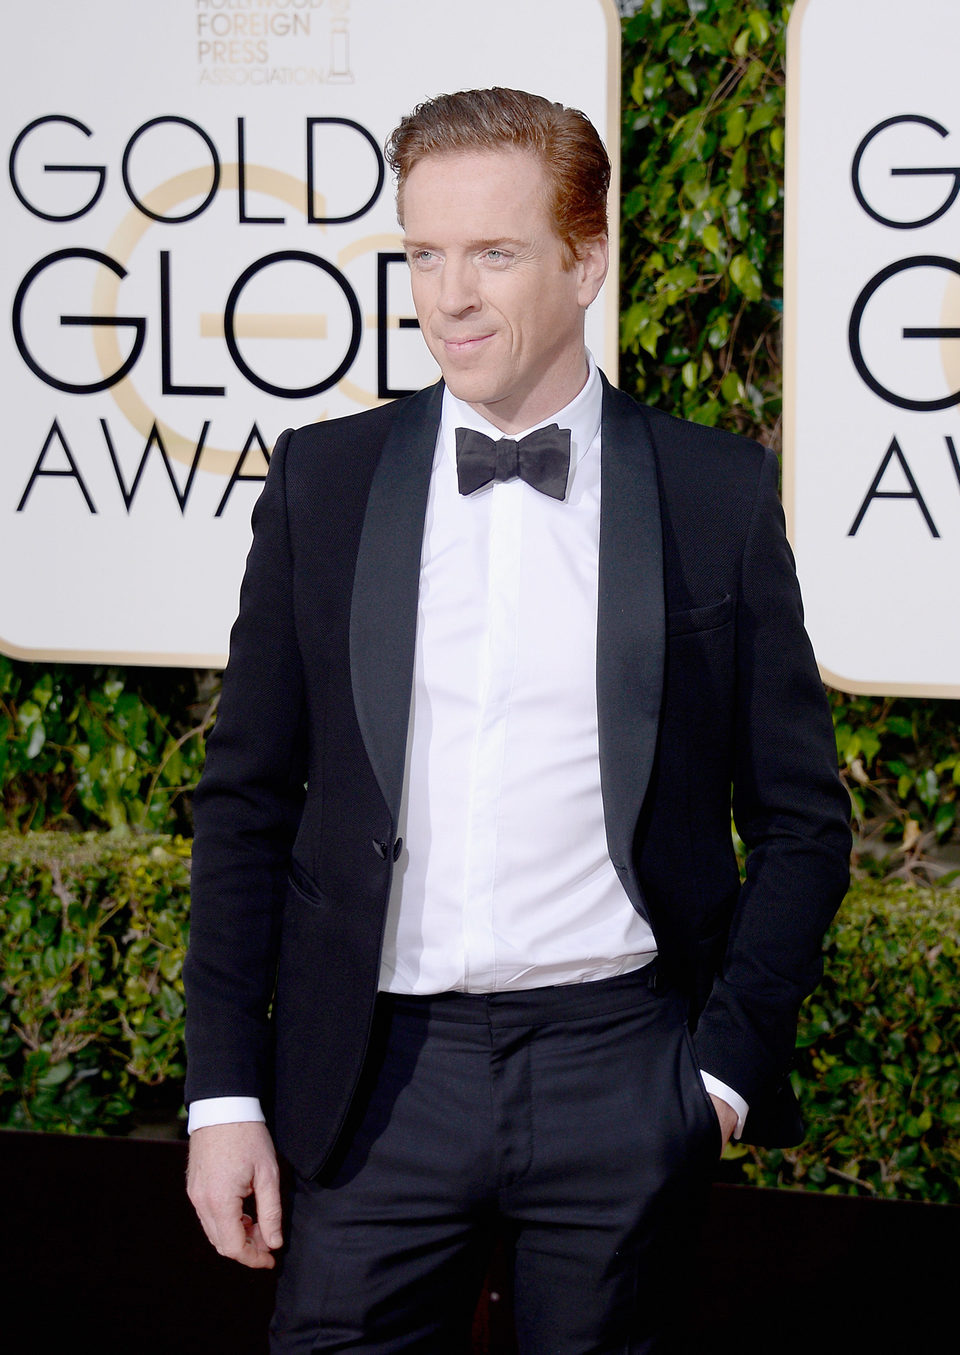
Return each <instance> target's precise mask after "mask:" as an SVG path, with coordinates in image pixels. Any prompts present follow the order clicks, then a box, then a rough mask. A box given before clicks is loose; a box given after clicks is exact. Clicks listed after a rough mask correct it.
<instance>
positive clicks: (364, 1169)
mask: <svg viewBox="0 0 960 1355" xmlns="http://www.w3.org/2000/svg"><path fill="white" fill-rule="evenodd" d="M342 1144H343V1146H342V1148H341V1150H340V1151H339V1152H338V1154H337V1156H336V1158H335V1160H334V1161H333V1162H332V1163H331V1164H330V1165H329V1168H328V1169H327V1170H326V1171H325V1172H324V1174H323V1175H322V1176H321V1177H320V1178H319V1179H318V1180H316V1181H297V1182H296V1184H295V1186H294V1188H293V1193H292V1199H291V1201H290V1208H289V1215H288V1218H287V1220H286V1233H287V1239H288V1241H287V1248H286V1252H285V1255H284V1256H283V1258H282V1262H281V1272H280V1277H279V1285H278V1296H277V1308H276V1313H275V1316H274V1321H273V1324H272V1328H271V1341H272V1344H271V1351H272V1352H273V1355H307V1353H308V1352H314V1351H317V1352H320V1351H323V1352H332V1351H347V1350H349V1351H361V1352H366V1353H367V1355H374V1352H376V1353H377V1355H386V1353H387V1352H400V1351H403V1352H416V1353H417V1355H457V1352H460V1351H463V1350H465V1349H466V1348H467V1339H468V1333H469V1328H470V1320H471V1316H472V1312H473V1309H474V1306H475V1304H476V1300H477V1297H478V1294H479V1289H480V1285H481V1283H482V1279H483V1275H484V1273H485V1268H486V1264H487V1259H488V1252H489V1246H490V1240H491V1237H492V1236H493V1233H494V1231H495V1230H496V1229H498V1228H499V1229H501V1230H502V1229H503V1228H504V1227H506V1228H507V1229H508V1230H509V1231H510V1233H511V1234H512V1236H513V1239H514V1254H515V1275H514V1309H515V1318H516V1326H517V1340H518V1346H519V1349H520V1352H521V1355H608V1353H609V1355H614V1352H616V1353H617V1355H627V1353H628V1352H629V1353H630V1355H633V1353H634V1352H646V1351H664V1350H667V1349H673V1345H672V1342H671V1336H670V1333H671V1330H672V1329H673V1327H674V1325H675V1324H674V1318H675V1317H676V1316H677V1315H678V1312H682V1308H683V1305H684V1294H686V1295H689V1293H690V1286H691V1285H692V1284H695V1277H692V1276H691V1275H690V1257H691V1255H692V1252H693V1250H694V1248H695V1244H696V1237H695V1228H694V1226H693V1222H692V1220H693V1219H695V1217H696V1214H697V1212H698V1208H697V1206H698V1204H699V1202H700V1200H701V1199H702V1197H703V1194H704V1187H705V1185H706V1182H707V1179H708V1174H709V1171H710V1169H711V1168H712V1166H713V1165H714V1163H715V1162H716V1159H717V1156H718V1153H719V1146H720V1131H719V1124H718V1121H717V1117H716V1114H715V1112H714V1110H713V1106H712V1104H711V1102H710V1100H709V1097H708V1096H707V1095H706V1092H705V1091H704V1088H703V1083H702V1080H701V1078H700V1075H699V1072H698V1069H697V1067H696V1061H695V1057H694V1054H693V1049H692V1045H691V1043H690V1038H689V1034H688V1032H687V1028H686V1023H685V1005H684V1002H683V1001H682V999H680V998H679V997H678V996H677V995H676V994H674V993H669V992H667V993H662V992H657V991H655V990H654V988H653V986H652V985H651V982H650V976H649V975H648V974H647V972H646V971H640V972H639V973H636V974H627V975H621V976H619V977H617V978H613V979H606V980H601V981H599V982H595V983H586V984H577V985H565V986H560V987H555V988H540V989H533V990H529V991H525V992H518V993H496V994H492V995H489V996H486V995H464V994H445V995H441V996H438V997H432V998H407V997H390V996H383V997H381V998H380V999H379V1001H378V1011H377V1018H376V1030H375V1040H374V1048H373V1050H372V1053H371V1056H370V1058H369V1060H368V1065H367V1068H366V1071H365V1078H364V1086H363V1088H362V1092H361V1095H360V1096H359V1097H358V1098H357V1102H356V1104H355V1107H354V1113H353V1119H352V1122H351V1124H350V1125H349V1126H348V1130H347V1132H346V1133H345V1135H344V1137H343V1140H342Z"/></svg>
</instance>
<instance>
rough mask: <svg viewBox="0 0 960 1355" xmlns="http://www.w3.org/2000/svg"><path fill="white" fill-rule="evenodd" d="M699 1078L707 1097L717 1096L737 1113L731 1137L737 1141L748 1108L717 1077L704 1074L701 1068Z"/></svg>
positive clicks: (741, 1131)
mask: <svg viewBox="0 0 960 1355" xmlns="http://www.w3.org/2000/svg"><path fill="white" fill-rule="evenodd" d="M700 1076H701V1077H702V1078H703V1085H704V1087H706V1089H707V1093H708V1094H709V1095H711V1096H719V1098H720V1100H721V1101H726V1103H727V1105H728V1106H729V1107H730V1109H731V1110H735V1111H736V1112H737V1127H736V1129H735V1130H734V1131H733V1137H734V1138H735V1139H738V1138H739V1137H740V1135H741V1134H742V1133H743V1126H744V1124H745V1122H746V1119H747V1113H748V1111H749V1110H750V1107H749V1106H748V1105H747V1103H746V1101H744V1099H743V1097H742V1096H739V1095H738V1094H737V1093H736V1092H735V1091H734V1090H733V1088H732V1087H728V1086H727V1084H726V1083H725V1082H721V1081H720V1079H719V1078H718V1077H714V1076H713V1075H712V1074H711V1073H705V1072H704V1071H703V1069H702V1068H701V1069H700Z"/></svg>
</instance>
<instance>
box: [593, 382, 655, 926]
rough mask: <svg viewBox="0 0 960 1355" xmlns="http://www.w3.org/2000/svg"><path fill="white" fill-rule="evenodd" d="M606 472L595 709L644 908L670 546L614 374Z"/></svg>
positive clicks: (620, 831) (608, 818)
mask: <svg viewBox="0 0 960 1355" xmlns="http://www.w3.org/2000/svg"><path fill="white" fill-rule="evenodd" d="M603 385H604V389H603V424H602V438H601V475H600V588H599V599H598V612H597V706H598V714H599V727H600V781H601V787H602V792H603V809H604V820H605V823H606V831H607V846H608V848H609V851H610V857H611V860H612V861H613V864H614V866H615V867H616V869H617V872H618V874H619V875H620V878H621V881H622V882H623V885H624V888H625V889H626V891H627V893H628V894H629V896H630V899H631V900H632V902H633V904H634V906H635V907H636V908H637V909H638V910H639V911H640V912H644V913H645V911H646V910H645V908H644V905H643V899H642V893H641V889H640V885H639V881H638V880H637V877H636V872H635V868H634V864H633V839H634V834H635V832H636V826H637V819H638V817H639V814H640V808H641V805H642V804H643V799H644V796H645V794H646V790H647V786H648V783H649V780H650V773H651V770H652V768H653V759H654V754H655V752H656V744H657V729H658V724H659V719H660V702H661V697H662V693H663V665H664V657H665V639H664V635H665V626H664V591H663V547H662V539H661V526H660V494H659V485H658V477H657V466H656V459H655V456H654V449H653V442H652V439H651V437H650V433H649V429H648V427H647V421H646V419H645V418H644V416H643V413H642V411H641V410H640V408H639V406H637V405H636V404H635V403H634V402H633V401H632V400H631V399H629V397H627V396H625V395H623V394H622V393H621V392H620V391H616V390H614V389H613V388H612V387H611V386H610V385H609V384H608V383H607V381H606V380H604V383H603Z"/></svg>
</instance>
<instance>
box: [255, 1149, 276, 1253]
mask: <svg viewBox="0 0 960 1355" xmlns="http://www.w3.org/2000/svg"><path fill="white" fill-rule="evenodd" d="M253 1194H254V1199H255V1200H256V1204H257V1225H258V1227H259V1230H260V1234H261V1236H262V1237H263V1239H264V1240H265V1242H266V1245H267V1246H268V1247H271V1248H273V1249H274V1250H275V1249H276V1248H277V1247H282V1246H283V1228H282V1222H283V1211H282V1205H281V1200H280V1174H279V1172H278V1170H277V1167H276V1163H270V1164H269V1165H267V1166H264V1167H261V1168H260V1169H259V1170H258V1171H257V1172H256V1174H255V1176H254V1181H253Z"/></svg>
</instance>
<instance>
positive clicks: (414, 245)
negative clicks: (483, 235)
mask: <svg viewBox="0 0 960 1355" xmlns="http://www.w3.org/2000/svg"><path fill="white" fill-rule="evenodd" d="M402 243H403V247H404V249H439V248H440V246H439V245H435V244H433V243H432V242H431V241H429V240H411V239H410V238H409V237H408V236H404V237H403V241H402ZM504 245H512V246H513V247H514V248H520V247H521V245H522V241H520V240H517V239H515V238H514V237H513V236H508V235H501V236H498V237H497V238H496V239H490V240H467V241H466V243H465V245H464V248H465V249H467V250H478V249H501V248H503V246H504Z"/></svg>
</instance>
